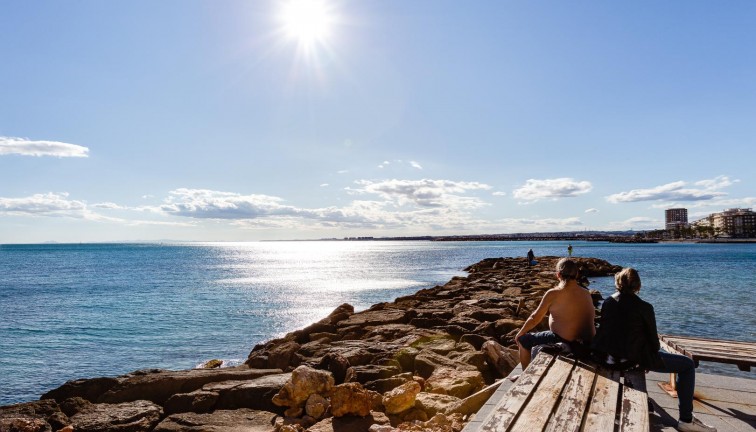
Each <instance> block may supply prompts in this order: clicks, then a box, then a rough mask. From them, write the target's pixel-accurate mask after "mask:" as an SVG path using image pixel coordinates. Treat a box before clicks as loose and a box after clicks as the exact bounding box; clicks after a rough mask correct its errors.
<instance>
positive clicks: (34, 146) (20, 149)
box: [0, 137, 89, 158]
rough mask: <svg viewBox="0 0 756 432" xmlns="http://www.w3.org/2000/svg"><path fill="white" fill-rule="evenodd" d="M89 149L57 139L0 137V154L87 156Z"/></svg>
mask: <svg viewBox="0 0 756 432" xmlns="http://www.w3.org/2000/svg"><path fill="white" fill-rule="evenodd" d="M88 153H89V149H88V148H87V147H84V146H80V145H76V144H67V143H62V142H57V141H32V140H29V139H26V138H14V137H0V156H2V155H12V154H15V155H21V156H54V157H60V158H62V157H88V156H89V155H88Z"/></svg>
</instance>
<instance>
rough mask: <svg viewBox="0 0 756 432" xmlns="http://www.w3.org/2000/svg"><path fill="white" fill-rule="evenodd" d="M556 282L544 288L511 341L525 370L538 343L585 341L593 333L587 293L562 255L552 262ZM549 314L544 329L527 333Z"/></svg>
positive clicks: (592, 313) (574, 266) (575, 268)
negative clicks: (530, 312) (547, 322)
mask: <svg viewBox="0 0 756 432" xmlns="http://www.w3.org/2000/svg"><path fill="white" fill-rule="evenodd" d="M556 276H557V279H558V280H559V284H558V285H557V286H556V287H554V288H552V289H550V290H548V291H546V294H544V296H543V298H542V299H541V304H539V305H538V308H536V310H535V311H534V312H533V313H532V314H530V316H529V317H528V319H527V320H526V321H525V324H523V326H522V328H521V329H520V331H519V332H518V333H517V336H515V341H516V342H517V346H518V348H519V351H520V363H522V368H523V369H525V368H526V367H528V365H529V364H530V359H531V350H532V349H533V348H534V347H536V346H538V345H545V344H553V343H559V342H568V343H569V342H582V343H589V342H590V341H591V339H592V338H593V335H594V334H595V333H596V327H595V326H594V323H593V321H594V319H595V317H596V312H595V309H594V307H593V300H592V299H591V294H590V293H589V292H588V290H586V289H585V288H583V287H581V286H580V285H578V283H577V277H578V265H577V263H575V262H574V261H572V260H571V259H568V258H562V259H561V260H559V262H558V263H557V265H556ZM547 314H548V315H549V329H550V330H547V331H542V332H537V333H528V332H529V331H530V330H532V329H533V328H534V327H535V326H537V325H538V324H539V323H540V322H541V321H542V320H543V318H544V317H545V316H546V315H547Z"/></svg>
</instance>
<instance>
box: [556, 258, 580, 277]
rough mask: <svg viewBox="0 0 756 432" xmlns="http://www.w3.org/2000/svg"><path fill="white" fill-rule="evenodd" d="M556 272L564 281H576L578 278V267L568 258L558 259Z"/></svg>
mask: <svg viewBox="0 0 756 432" xmlns="http://www.w3.org/2000/svg"><path fill="white" fill-rule="evenodd" d="M556 271H557V273H559V274H560V275H561V276H562V279H564V280H571V279H577V276H578V266H577V264H576V263H575V261H573V260H571V259H569V258H562V259H560V260H559V262H558V263H557V265H556Z"/></svg>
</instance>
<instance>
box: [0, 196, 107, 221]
mask: <svg viewBox="0 0 756 432" xmlns="http://www.w3.org/2000/svg"><path fill="white" fill-rule="evenodd" d="M0 214H6V215H10V216H44V217H67V218H73V219H87V220H94V221H117V220H119V219H115V218H110V217H107V216H103V215H100V214H97V213H94V212H92V211H91V210H89V208H88V206H87V203H86V202H84V201H78V200H72V199H69V198H68V193H65V192H62V193H54V192H48V193H44V194H34V195H32V196H28V197H22V198H4V197H0Z"/></svg>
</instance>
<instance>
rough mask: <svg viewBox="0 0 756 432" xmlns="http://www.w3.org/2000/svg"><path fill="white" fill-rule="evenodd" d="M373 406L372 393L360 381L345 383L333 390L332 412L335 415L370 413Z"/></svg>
mask: <svg viewBox="0 0 756 432" xmlns="http://www.w3.org/2000/svg"><path fill="white" fill-rule="evenodd" d="M371 406H372V403H371V398H370V394H369V393H368V391H367V390H365V389H364V388H363V387H362V385H361V384H360V383H344V384H339V385H337V386H336V387H334V388H333V389H332V391H331V414H333V416H334V417H343V416H346V415H356V416H360V417H364V416H366V415H368V414H370V408H371Z"/></svg>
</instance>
